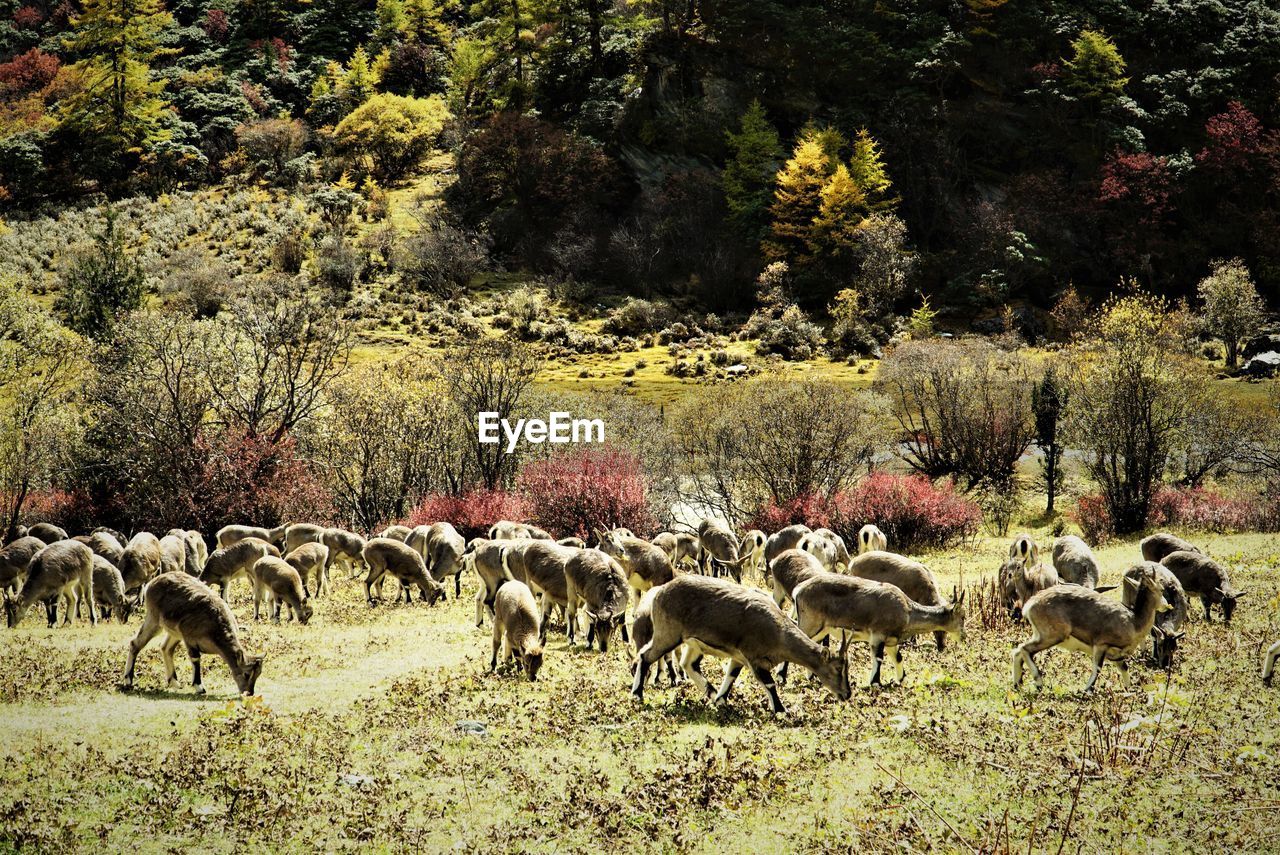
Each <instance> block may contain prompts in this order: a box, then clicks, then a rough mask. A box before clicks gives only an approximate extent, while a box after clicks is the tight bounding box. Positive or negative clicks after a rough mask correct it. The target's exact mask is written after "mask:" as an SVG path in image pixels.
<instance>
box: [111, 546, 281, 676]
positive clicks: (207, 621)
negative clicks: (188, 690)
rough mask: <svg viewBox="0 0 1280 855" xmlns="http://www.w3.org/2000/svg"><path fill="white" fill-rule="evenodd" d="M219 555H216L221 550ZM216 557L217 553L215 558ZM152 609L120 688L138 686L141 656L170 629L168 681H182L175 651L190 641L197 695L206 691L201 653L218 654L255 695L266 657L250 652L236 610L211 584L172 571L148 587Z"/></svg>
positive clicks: (166, 654)
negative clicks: (135, 677) (135, 683)
mask: <svg viewBox="0 0 1280 855" xmlns="http://www.w3.org/2000/svg"><path fill="white" fill-rule="evenodd" d="M215 554H216V553H215ZM210 560H212V556H210ZM143 600H144V602H145V603H146V613H145V616H144V617H143V621H142V626H141V628H139V629H138V634H137V635H135V636H134V637H133V640H132V641H130V642H129V658H128V660H127V661H126V662H125V666H124V679H123V681H122V682H121V684H120V687H121V688H122V689H124V690H125V691H128V690H130V689H132V688H133V672H134V667H135V665H136V664H137V661H138V654H139V653H140V652H141V651H142V649H143V648H144V647H146V646H147V644H148V643H150V641H151V639H153V638H155V637H156V635H158V634H159V633H160V632H161V631H164V632H166V633H167V635H166V637H165V640H164V642H163V644H161V646H160V653H161V655H162V656H164V667H165V680H166V683H167V684H168V685H169V686H173V685H174V684H175V683H176V682H177V675H176V672H175V669H174V666H173V651H174V650H176V649H177V647H178V645H179V644H185V645H186V647H187V655H188V657H190V659H191V669H192V681H191V684H192V685H193V686H195V689H196V693H197V694H201V695H203V694H204V691H205V690H204V685H203V684H202V683H201V682H200V655H201V654H202V653H209V654H217V655H218V656H221V657H222V658H223V660H224V661H225V662H226V663H227V667H228V668H230V669H231V676H232V677H233V678H235V681H236V688H238V689H239V690H240V693H241V694H246V695H252V694H253V692H254V688H255V687H256V685H257V683H258V676H259V675H260V674H261V673H262V657H260V656H253V657H249V656H246V655H245V653H244V649H243V648H242V647H241V646H240V639H239V638H238V636H237V632H236V619H235V616H234V615H232V614H231V609H230V608H228V607H227V604H226V603H224V602H223V601H222V600H220V599H219V598H218V596H217V594H215V593H214V592H213V591H212V590H211V589H210V588H209V587H207V586H206V585H204V584H203V583H201V582H200V581H199V580H197V579H195V578H193V577H191V576H188V575H187V574H185V573H166V574H163V575H161V576H159V577H157V578H156V579H155V580H153V581H152V582H151V583H150V584H148V585H147V589H146V591H145V593H144V594H143Z"/></svg>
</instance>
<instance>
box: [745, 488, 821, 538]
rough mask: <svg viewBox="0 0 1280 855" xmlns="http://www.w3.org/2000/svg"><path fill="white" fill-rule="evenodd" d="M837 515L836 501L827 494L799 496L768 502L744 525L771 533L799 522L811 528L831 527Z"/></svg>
mask: <svg viewBox="0 0 1280 855" xmlns="http://www.w3.org/2000/svg"><path fill="white" fill-rule="evenodd" d="M836 516H837V511H836V507H835V503H834V502H833V501H832V500H831V499H828V498H827V497H826V496H819V495H808V496H798V497H796V498H794V499H792V500H791V501H789V502H783V503H782V504H781V505H779V504H777V503H776V502H774V501H773V500H770V501H768V502H766V503H765V504H764V505H761V506H760V507H759V508H758V509H756V512H755V513H754V514H752V516H751V518H750V519H748V520H747V521H746V523H745V524H744V526H743V527H744V528H747V529H753V528H758V529H760V530H761V531H763V532H770V533H771V532H775V531H777V530H779V529H783V528H786V527H787V526H789V525H796V524H797V523H804V524H805V525H807V526H809V528H831V527H833V525H834V524H835V520H836Z"/></svg>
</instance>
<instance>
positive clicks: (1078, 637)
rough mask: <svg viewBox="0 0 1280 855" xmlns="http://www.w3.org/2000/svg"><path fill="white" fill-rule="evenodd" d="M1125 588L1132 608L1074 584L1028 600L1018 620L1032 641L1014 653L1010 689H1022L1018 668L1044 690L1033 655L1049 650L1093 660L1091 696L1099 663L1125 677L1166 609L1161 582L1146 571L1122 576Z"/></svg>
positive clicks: (1088, 684) (1142, 567)
mask: <svg viewBox="0 0 1280 855" xmlns="http://www.w3.org/2000/svg"><path fill="white" fill-rule="evenodd" d="M1124 585H1125V587H1128V588H1133V589H1134V591H1133V607H1132V608H1129V607H1126V606H1125V605H1123V604H1122V603H1117V602H1115V601H1114V600H1108V599H1106V598H1105V597H1103V596H1102V594H1099V593H1098V592H1097V591H1091V590H1089V589H1088V588H1082V587H1080V586H1079V585H1057V586H1055V587H1053V588H1049V589H1048V590H1045V591H1041V592H1040V593H1038V594H1036V595H1035V596H1033V597H1032V598H1031V599H1029V600H1027V601H1026V602H1025V603H1024V604H1023V607H1022V615H1023V617H1025V618H1026V619H1027V621H1028V622H1029V623H1030V624H1031V629H1032V631H1033V633H1034V634H1033V635H1032V637H1031V638H1030V639H1029V640H1027V641H1025V642H1023V643H1022V644H1020V645H1019V646H1018V648H1017V649H1016V650H1014V652H1013V687H1014V688H1015V689H1017V688H1018V687H1019V686H1020V685H1021V684H1022V668H1023V666H1024V665H1025V666H1026V667H1027V668H1029V669H1031V676H1032V679H1033V680H1034V681H1035V685H1036V690H1037V691H1038V690H1040V689H1042V688H1043V687H1044V675H1043V673H1042V672H1041V671H1040V669H1039V668H1038V667H1036V663H1035V659H1034V656H1035V654H1037V653H1039V652H1040V651H1041V650H1048V649H1049V648H1050V647H1062V648H1064V649H1066V650H1078V651H1080V652H1082V653H1088V654H1089V655H1090V657H1091V658H1092V659H1093V673H1092V674H1091V675H1090V677H1089V682H1088V683H1087V684H1085V687H1084V691H1086V692H1092V691H1093V687H1094V685H1095V684H1096V683H1097V682H1098V675H1099V674H1100V673H1102V663H1103V662H1106V661H1107V660H1110V661H1112V662H1115V663H1116V665H1117V666H1118V667H1119V668H1120V673H1121V674H1124V675H1127V674H1128V673H1129V665H1128V663H1127V662H1125V659H1126V658H1128V657H1129V656H1131V655H1132V654H1133V651H1135V650H1137V649H1138V645H1140V644H1141V643H1142V640H1143V639H1145V638H1146V637H1147V636H1149V635H1150V634H1151V627H1152V626H1154V625H1155V619H1156V612H1158V611H1163V610H1165V609H1168V608H1169V604H1168V603H1166V602H1165V601H1164V596H1163V594H1162V593H1161V585H1160V580H1159V579H1158V578H1157V576H1156V574H1155V571H1154V570H1153V569H1152V568H1151V567H1149V566H1141V567H1139V568H1138V572H1137V573H1136V574H1134V575H1128V574H1126V576H1125V581H1124Z"/></svg>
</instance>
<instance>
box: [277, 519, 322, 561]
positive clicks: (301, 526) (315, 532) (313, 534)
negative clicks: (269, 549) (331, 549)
mask: <svg viewBox="0 0 1280 855" xmlns="http://www.w3.org/2000/svg"><path fill="white" fill-rule="evenodd" d="M326 531H327V529H326V528H325V527H324V526H322V525H312V524H311V523H294V524H293V525H291V526H289V527H288V528H286V529H285V530H284V549H282V550H280V551H281V552H282V553H283V554H285V555H288V554H289V553H290V552H293V551H294V550H295V549H297V548H298V547H299V546H302V545H303V544H304V543H324V533H325V532H326Z"/></svg>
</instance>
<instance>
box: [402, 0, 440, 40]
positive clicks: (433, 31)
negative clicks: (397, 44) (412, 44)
mask: <svg viewBox="0 0 1280 855" xmlns="http://www.w3.org/2000/svg"><path fill="white" fill-rule="evenodd" d="M404 11H405V18H406V24H405V34H406V35H407V36H408V37H409V38H410V39H411V40H413V41H416V42H419V43H421V44H434V45H438V46H441V47H443V46H444V44H445V40H446V37H447V36H448V35H449V27H448V26H447V25H446V24H445V23H444V20H443V18H444V9H443V8H441V5H440V0H404Z"/></svg>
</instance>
